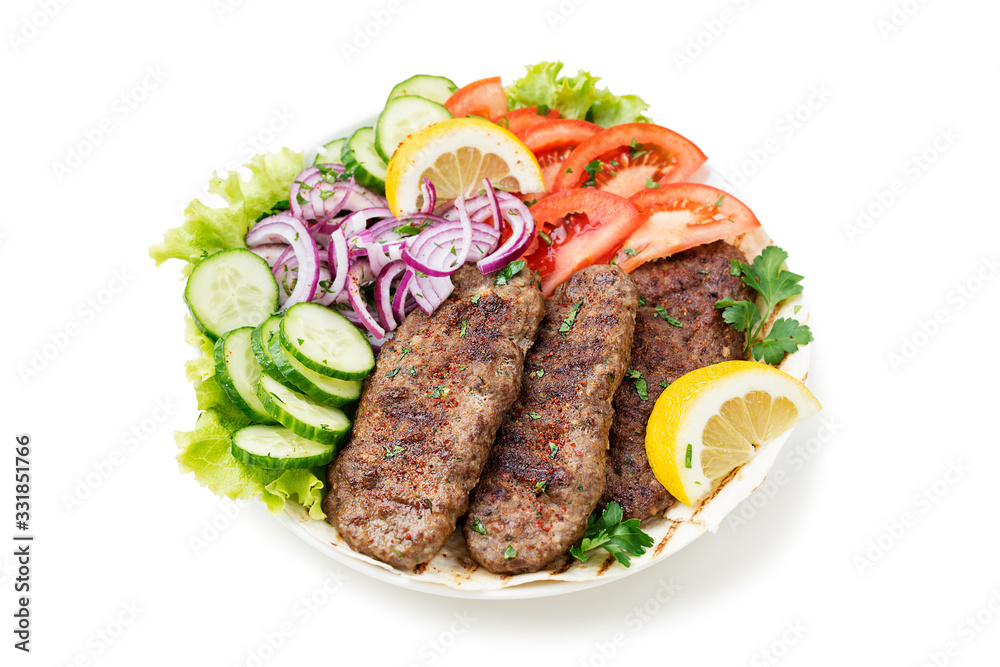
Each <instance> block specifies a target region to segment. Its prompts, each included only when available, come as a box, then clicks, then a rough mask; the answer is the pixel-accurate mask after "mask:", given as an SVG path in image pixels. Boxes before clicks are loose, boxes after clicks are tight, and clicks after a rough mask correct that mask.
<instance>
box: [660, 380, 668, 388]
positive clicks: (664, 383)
mask: <svg viewBox="0 0 1000 667" xmlns="http://www.w3.org/2000/svg"><path fill="white" fill-rule="evenodd" d="M657 384H658V385H660V386H661V387H663V388H664V389H666V388H667V387H669V386H670V383H669V382H667V381H666V380H660V381H659V382H657Z"/></svg>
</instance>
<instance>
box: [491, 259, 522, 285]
mask: <svg viewBox="0 0 1000 667" xmlns="http://www.w3.org/2000/svg"><path fill="white" fill-rule="evenodd" d="M524 265H525V261H524V260H523V259H519V260H517V261H515V262H511V263H510V264H508V265H507V266H505V267H504V268H503V269H501V270H500V271H499V272H498V273H497V277H496V280H495V281H494V284H496V285H506V284H507V283H508V282H509V281H510V280H511V279H512V278H513V277H514V276H516V275H517V274H519V273H520V272H521V269H523V268H524Z"/></svg>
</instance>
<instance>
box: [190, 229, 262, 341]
mask: <svg viewBox="0 0 1000 667" xmlns="http://www.w3.org/2000/svg"><path fill="white" fill-rule="evenodd" d="M184 301H185V302H186V303H187V305H188V308H190V309H191V315H192V317H194V322H195V324H196V325H197V326H198V328H199V329H201V330H202V331H204V332H205V334H206V335H208V336H209V337H210V338H212V339H213V340H215V339H218V338H219V337H220V336H221V335H222V334H224V333H226V332H227V331H232V330H233V329H238V328H239V327H247V326H250V327H255V326H257V325H258V324H260V323H261V322H263V321H264V320H266V319H267V318H268V316H269V315H270V314H271V313H273V312H274V311H276V310H277V309H278V283H277V282H276V281H275V279H274V274H272V273H271V267H269V266H268V265H267V262H266V261H264V258H262V257H259V256H257V255H255V254H254V253H252V252H250V251H249V250H243V249H242V248H234V249H231V250H223V251H221V252H217V253H215V254H214V255H209V256H208V257H206V258H205V259H203V260H201V261H200V262H198V263H197V264H196V265H195V267H194V269H192V270H191V275H190V276H188V280H187V286H186V287H185V288H184Z"/></svg>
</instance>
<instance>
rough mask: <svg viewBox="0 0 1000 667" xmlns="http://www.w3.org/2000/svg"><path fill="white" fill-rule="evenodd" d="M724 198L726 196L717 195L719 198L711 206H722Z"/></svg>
mask: <svg viewBox="0 0 1000 667" xmlns="http://www.w3.org/2000/svg"><path fill="white" fill-rule="evenodd" d="M725 198H726V195H719V198H718V199H716V200H715V203H714V204H712V206H722V201H723V200H724V199H725Z"/></svg>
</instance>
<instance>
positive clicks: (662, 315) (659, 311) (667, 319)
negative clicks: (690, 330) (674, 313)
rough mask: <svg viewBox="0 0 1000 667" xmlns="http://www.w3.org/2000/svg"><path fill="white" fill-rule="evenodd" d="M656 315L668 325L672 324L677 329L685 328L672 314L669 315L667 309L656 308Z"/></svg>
mask: <svg viewBox="0 0 1000 667" xmlns="http://www.w3.org/2000/svg"><path fill="white" fill-rule="evenodd" d="M656 314H657V315H659V316H660V319H661V320H663V321H664V322H666V323H667V324H672V325H673V326H675V327H682V326H684V323H683V322H681V321H680V320H679V319H677V318H676V317H671V316H670V314H669V313H667V309H666V308H664V307H663V306H657V307H656Z"/></svg>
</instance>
